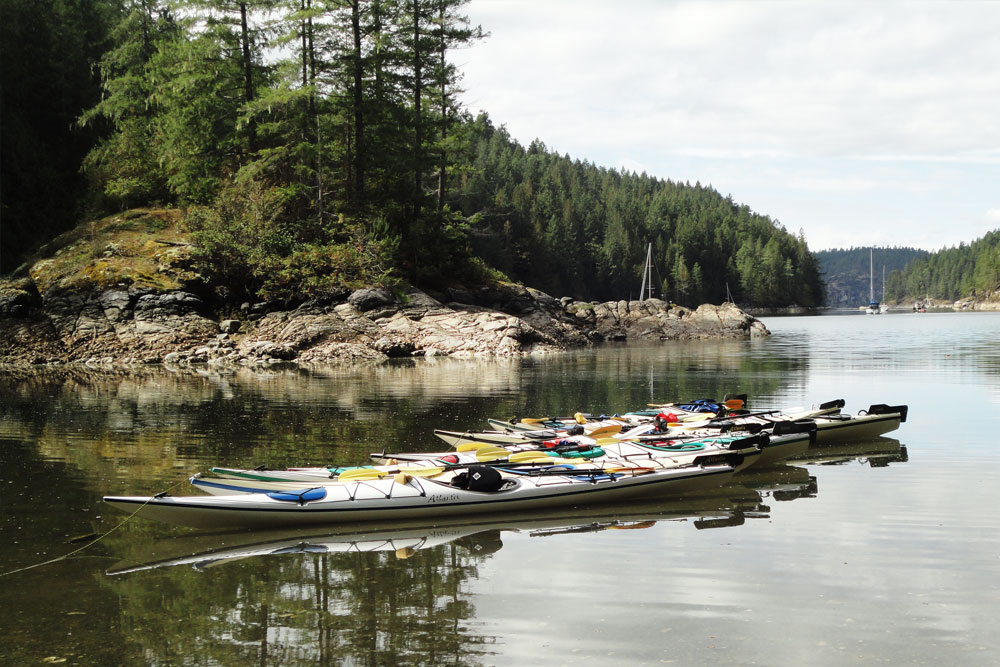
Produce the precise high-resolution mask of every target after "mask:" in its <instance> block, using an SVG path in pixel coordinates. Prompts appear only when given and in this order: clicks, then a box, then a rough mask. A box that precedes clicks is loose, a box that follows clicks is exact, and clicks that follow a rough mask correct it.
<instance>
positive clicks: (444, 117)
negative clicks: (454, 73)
mask: <svg viewBox="0 0 1000 667" xmlns="http://www.w3.org/2000/svg"><path fill="white" fill-rule="evenodd" d="M438 19H439V21H440V27H439V29H440V30H441V41H440V42H439V45H438V56H439V65H440V67H441V163H440V165H439V166H438V187H437V210H438V211H443V210H444V185H445V165H446V161H447V155H446V154H445V148H444V142H445V139H447V138H448V89H447V85H446V84H447V81H448V77H447V76H446V74H445V60H444V53H445V38H444V3H443V2H439V3H438Z"/></svg>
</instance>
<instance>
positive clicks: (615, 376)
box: [0, 313, 1000, 665]
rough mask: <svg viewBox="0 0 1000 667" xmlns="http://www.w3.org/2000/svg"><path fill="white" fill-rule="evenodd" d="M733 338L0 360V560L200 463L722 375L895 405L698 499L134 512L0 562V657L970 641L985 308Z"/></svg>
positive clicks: (358, 442)
mask: <svg viewBox="0 0 1000 667" xmlns="http://www.w3.org/2000/svg"><path fill="white" fill-rule="evenodd" d="M766 323H767V325H768V327H769V328H770V329H771V330H772V332H773V333H774V335H773V336H772V337H770V338H769V339H766V340H754V341H695V342H681V343H667V344H660V345H653V346H611V347H604V348H601V349H598V350H593V351H585V352H577V353H570V354H566V355H560V356H554V357H549V358H543V359H526V360H500V361H460V360H449V359H432V360H427V361H420V362H417V363H397V364H390V365H385V366H376V367H369V366H364V367H356V368H349V369H342V370H325V371H322V372H320V371H316V372H303V371H298V370H295V371H293V370H281V369H275V370H274V371H273V372H271V373H268V374H259V373H258V374H254V373H248V372H237V373H227V374H220V373H215V372H211V371H207V370H200V371H193V372H190V373H184V374H177V373H169V372H166V371H163V370H159V369H157V370H145V371H142V372H139V373H134V374H118V373H111V372H106V371H105V372H101V371H93V372H84V371H73V372H69V373H67V372H65V371H64V372H53V373H50V374H43V375H24V376H22V375H19V374H8V375H5V376H0V464H2V466H3V470H4V471H5V473H6V474H5V475H4V479H3V480H2V481H0V507H2V515H0V522H2V523H0V526H2V534H3V539H2V540H0V573H8V572H11V571H13V570H18V569H19V568H26V567H31V566H33V565H36V564H38V563H42V562H44V561H47V560H49V559H53V558H56V557H59V556H62V555H65V554H68V553H70V552H73V551H74V550H76V549H79V548H80V547H81V546H83V545H84V544H86V543H85V542H75V543H74V542H71V540H72V539H73V538H74V537H78V536H84V535H87V534H98V535H100V534H104V533H105V532H106V531H108V530H110V529H112V528H114V527H115V526H116V525H117V524H118V523H119V522H120V520H121V519H122V518H123V515H119V514H116V513H115V512H114V511H113V510H111V509H108V508H105V507H102V506H101V503H100V496H101V495H104V494H144V493H153V492H157V491H162V490H164V489H169V488H172V489H173V491H172V492H173V493H188V492H189V490H188V489H189V487H188V486H187V484H186V479H187V477H188V476H189V475H190V474H192V473H194V472H197V471H201V470H206V469H207V468H208V467H210V466H212V465H229V466H255V465H258V464H265V465H268V466H284V465H293V464H295V465H299V464H305V463H345V464H351V463H354V464H356V463H362V462H364V461H365V460H366V458H367V454H368V453H369V452H372V451H381V450H382V449H386V450H389V451H392V450H401V449H406V450H413V449H421V450H425V451H431V450H436V449H439V448H440V445H439V444H438V443H437V442H435V439H434V438H433V436H432V435H431V430H432V429H433V428H445V429H454V428H468V427H469V426H470V425H476V424H482V423H483V420H485V418H487V417H511V416H515V415H517V416H531V415H535V416H538V415H544V414H553V413H562V414H571V413H572V412H575V411H576V410H584V411H589V412H594V413H600V412H608V413H612V412H615V411H623V410H627V409H630V408H635V407H641V406H643V405H645V404H646V403H648V402H656V401H663V400H671V399H677V398H696V397H702V396H711V397H717V398H718V397H722V396H723V395H724V394H725V393H737V392H745V393H748V394H749V395H750V397H751V401H752V402H751V407H758V408H769V407H792V406H804V405H810V404H816V403H819V402H823V401H826V400H830V399H833V398H844V399H846V401H847V409H848V410H849V411H851V412H857V411H859V410H862V409H864V408H867V407H868V405H870V404H872V403H890V404H896V403H907V404H909V406H910V419H909V421H908V422H907V423H906V424H904V425H903V426H902V428H900V429H899V430H898V431H896V432H894V433H892V434H890V435H891V436H892V437H887V438H879V439H876V440H870V441H863V442H851V443H845V444H843V445H839V446H829V447H816V448H813V449H812V450H810V452H809V453H808V454H807V456H806V457H805V458H804V459H803V460H801V461H794V462H790V463H789V464H786V465H783V466H779V467H775V468H771V469H767V470H755V469H753V468H751V469H750V470H748V471H747V472H746V473H744V474H741V475H740V476H738V477H737V478H735V479H734V481H733V482H732V483H730V484H728V485H727V486H725V487H723V488H721V489H719V490H718V491H717V492H715V493H711V494H705V495H704V496H701V497H694V498H686V499H683V500H660V501H647V502H639V503H631V504H628V505H616V506H610V507H608V506H605V507H590V508H575V509H569V510H562V511H559V512H551V513H540V514H533V515H519V516H508V515H497V516H492V517H489V518H486V519H477V520H468V521H466V520H461V519H456V520H452V521H440V520H439V521H437V522H436V523H435V524H433V525H428V524H421V523H419V522H415V523H411V524H408V525H394V526H378V525H370V526H362V527H354V528H345V529H336V528H330V529H322V528H320V529H316V528H312V529H309V530H306V531H298V532H296V531H286V532H274V531H258V532H255V533H245V532H223V533H206V532H205V531H195V530H191V529H183V528H173V527H169V526H166V525H160V524H156V523H152V522H147V521H141V520H133V521H129V522H127V523H125V524H124V525H122V526H121V527H120V528H118V529H117V530H115V531H114V532H112V533H110V534H108V535H107V536H105V537H103V538H101V539H100V540H99V541H97V542H96V543H92V544H90V545H89V546H87V547H85V548H84V549H83V550H82V551H80V552H79V553H77V554H75V555H73V556H71V557H70V558H69V559H66V560H60V561H57V562H54V563H50V564H47V565H44V566H41V567H31V569H27V570H23V571H19V572H15V573H13V574H6V575H4V576H2V577H0V636H2V637H3V638H4V642H3V644H2V645H0V663H3V664H11V665H14V664H17V665H21V664H39V663H41V662H42V661H43V660H45V659H46V658H52V659H56V660H58V659H62V658H65V659H66V664H109V665H110V664H129V665H144V664H150V665H153V664H155V665H243V664H261V665H264V664H272V665H296V664H303V665H305V664H309V665H313V664H365V665H368V664H371V665H376V664H377V665H385V664H461V665H467V664H484V665H513V664H571V663H572V664H577V663H583V664H622V663H629V664H659V663H663V662H668V663H677V664H695V663H701V664H704V663H719V664H739V665H748V664H759V665H787V664H814V665H842V664H881V663H886V662H891V663H895V664H927V665H931V664H935V665H936V664H942V663H947V664H963V665H988V664H993V663H994V661H995V657H994V656H995V655H996V653H997V651H998V649H1000V639H998V637H997V635H996V632H995V628H996V627H1000V613H998V609H1000V604H998V603H1000V599H998V597H1000V594H998V593H997V590H998V588H997V586H996V583H995V582H996V581H997V580H998V579H1000V576H998V575H1000V558H998V554H1000V543H998V542H1000V538H998V537H997V536H998V534H1000V519H998V518H997V513H996V511H995V510H994V508H995V507H996V501H995V497H994V496H995V494H996V492H997V489H1000V486H998V485H997V481H998V475H997V472H996V470H997V463H998V458H1000V455H998V454H997V448H996V443H995V436H994V435H993V434H995V433H996V431H997V426H998V424H997V421H998V416H997V415H998V410H997V403H998V400H1000V314H967V313H963V314H951V313H940V314H939V313H928V314H891V315H886V316H837V317H803V318H771V319H768V320H766Z"/></svg>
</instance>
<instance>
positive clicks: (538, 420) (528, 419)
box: [521, 417, 549, 424]
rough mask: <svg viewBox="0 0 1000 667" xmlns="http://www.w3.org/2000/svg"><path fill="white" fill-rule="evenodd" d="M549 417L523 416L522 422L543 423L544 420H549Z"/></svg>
mask: <svg viewBox="0 0 1000 667" xmlns="http://www.w3.org/2000/svg"><path fill="white" fill-rule="evenodd" d="M548 420H549V418H548V417H522V418H521V422H522V423H524V424H541V423H542V422H547V421H548Z"/></svg>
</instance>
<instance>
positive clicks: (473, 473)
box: [451, 466, 503, 491]
mask: <svg viewBox="0 0 1000 667" xmlns="http://www.w3.org/2000/svg"><path fill="white" fill-rule="evenodd" d="M451 484H452V486H457V487H459V488H462V489H468V490H469V491H498V490H499V489H500V487H501V486H502V485H503V476H502V475H501V474H500V471H499V470H496V469H495V468H491V467H489V466H469V470H468V472H463V473H459V474H458V475H455V477H454V478H453V479H452V480H451Z"/></svg>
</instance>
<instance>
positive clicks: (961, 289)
mask: <svg viewBox="0 0 1000 667" xmlns="http://www.w3.org/2000/svg"><path fill="white" fill-rule="evenodd" d="M998 291H1000V230H997V231H992V232H989V233H987V234H986V235H985V236H983V237H982V238H980V239H977V240H975V241H973V242H972V243H970V244H965V243H961V244H959V245H958V246H957V247H954V248H945V249H943V250H939V251H938V252H935V253H924V254H923V255H922V256H920V257H918V258H916V259H914V260H913V261H912V262H910V263H909V264H908V265H907V266H906V267H905V268H903V269H902V270H900V271H896V272H893V273H892V274H890V275H889V277H888V278H887V280H886V285H885V292H886V299H888V300H894V301H910V300H916V299H923V298H925V297H930V298H932V299H940V300H945V301H956V300H958V299H961V298H964V297H968V296H973V297H990V298H996V296H995V295H996V293H997V292H998Z"/></svg>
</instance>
